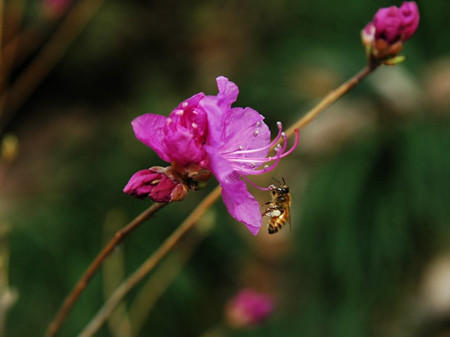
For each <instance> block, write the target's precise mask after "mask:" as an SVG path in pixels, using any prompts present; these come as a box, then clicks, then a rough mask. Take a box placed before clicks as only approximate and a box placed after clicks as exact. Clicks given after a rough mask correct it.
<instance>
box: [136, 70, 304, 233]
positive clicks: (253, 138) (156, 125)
mask: <svg viewBox="0 0 450 337" xmlns="http://www.w3.org/2000/svg"><path fill="white" fill-rule="evenodd" d="M217 86H218V89H219V93H218V94H217V95H210V96H205V95H204V94H203V93H198V94H196V95H194V96H192V97H191V98H189V99H187V100H185V101H184V102H182V103H181V104H180V105H178V107H177V108H176V109H175V110H173V111H172V112H171V114H170V115H169V117H167V118H166V117H164V116H160V115H155V114H145V115H142V116H139V117H137V118H136V119H135V120H133V122H132V126H133V129H134V132H135V135H136V138H137V139H139V140H140V141H141V142H143V143H144V144H146V145H147V146H149V147H150V148H152V149H153V150H154V151H155V152H156V153H157V154H158V156H159V157H160V158H161V159H163V160H165V161H167V162H170V163H172V165H173V167H174V168H175V170H176V171H177V172H178V173H179V175H180V177H181V178H183V177H185V182H186V184H187V185H188V186H192V184H193V183H194V184H195V183H196V181H197V179H196V177H198V176H199V175H196V174H194V173H193V172H192V167H199V168H202V169H204V170H208V171H211V172H212V173H213V174H214V176H215V177H216V178H217V180H218V181H219V183H220V185H221V186H222V197H223V201H224V203H225V205H226V207H227V209H228V211H229V213H230V214H231V216H233V217H234V218H235V219H236V220H238V221H240V222H242V223H244V224H245V225H246V226H247V228H248V229H249V230H250V232H251V233H252V234H254V235H256V234H257V232H258V231H259V229H260V227H261V223H262V216H261V212H260V207H259V203H258V201H257V200H256V199H255V198H254V197H253V196H252V195H251V194H250V192H248V190H247V186H246V184H245V182H244V181H243V180H242V179H246V178H245V177H246V176H249V175H258V174H262V173H266V172H269V171H271V170H273V169H274V168H275V167H276V166H277V164H278V163H279V161H280V159H281V158H283V157H285V156H287V155H288V154H289V153H291V152H292V151H293V150H294V148H295V147H296V146H297V144H298V132H296V139H295V143H294V145H293V146H292V148H291V149H290V150H289V151H285V150H286V146H287V137H286V135H285V134H284V133H283V132H282V127H281V123H278V129H279V132H278V135H277V137H276V138H275V140H274V141H272V142H271V141H270V130H269V128H268V127H267V125H266V124H265V123H264V121H263V120H264V117H263V116H262V115H260V114H259V113H258V112H257V111H255V110H253V109H251V108H232V107H231V105H232V104H233V103H234V102H235V101H236V98H237V96H238V93H239V89H238V87H237V86H236V84H234V83H233V82H231V81H229V80H228V79H227V78H225V77H223V76H220V77H218V78H217ZM281 138H283V140H284V142H283V146H280V145H278V146H277V147H276V148H275V152H276V153H275V155H274V156H273V157H268V156H267V155H268V153H269V151H270V148H271V147H272V146H275V145H276V144H277V143H278V142H279V141H280V139H281ZM268 163H272V164H271V165H268ZM261 166H262V168H261ZM197 171H199V170H198V169H197ZM200 171H201V170H200ZM200 176H204V174H200ZM203 181H205V179H203Z"/></svg>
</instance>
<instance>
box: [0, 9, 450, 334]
mask: <svg viewBox="0 0 450 337" xmlns="http://www.w3.org/2000/svg"><path fill="white" fill-rule="evenodd" d="M400 4H401V3H400V2H399V1H397V2H392V1H369V0H361V1H350V0H342V1H334V2H329V1H326V0H315V1H311V0H297V1H295V0H263V1H255V0H253V1H251V0H248V1H243V0H239V1H237V0H230V1H211V0H208V1H207V0H198V1H189V2H186V1H174V0H164V1H163V0H160V1H151V0H148V1H144V0H140V1H138V0H133V1H118V0H33V1H31V0H28V1H25V0H9V1H8V0H3V1H0V10H1V11H0V13H1V18H2V20H1V22H2V25H0V27H1V29H0V32H1V36H3V38H2V43H1V46H2V48H1V51H2V52H1V59H0V61H1V62H0V64H1V69H0V92H1V98H0V133H1V143H2V155H1V163H0V330H1V332H0V333H1V334H2V335H3V336H11V337H16V336H31V335H33V336H40V335H43V333H44V331H45V329H46V326H47V325H48V323H49V322H50V320H51V319H52V318H53V316H54V315H55V313H56V311H57V309H58V308H59V306H60V305H61V303H62V301H63V299H64V297H65V296H66V295H67V293H68V292H69V291H70V290H71V289H72V287H73V286H74V284H75V283H76V280H77V279H78V278H79V276H80V275H81V274H82V272H83V271H84V269H85V268H86V267H87V266H88V264H89V263H90V261H91V260H92V259H93V258H94V256H95V255H96V254H97V253H98V252H99V251H100V249H101V248H102V247H103V245H104V244H105V243H106V242H107V240H108V239H109V238H111V237H112V236H113V234H114V232H115V231H117V230H118V229H119V228H121V227H122V226H124V225H125V224H126V223H127V222H128V221H130V220H131V219H133V218H134V217H135V216H136V215H138V214H139V213H141V212H142V211H143V210H145V209H146V208H147V207H148V206H149V205H150V204H151V202H150V201H149V200H144V201H141V200H137V199H134V198H132V197H130V196H127V195H124V194H123V192H122V189H123V187H124V185H125V184H126V182H127V181H128V179H129V177H130V176H131V175H132V174H133V173H134V172H136V171H138V170H140V169H144V168H148V167H150V166H154V165H163V162H162V161H161V160H160V159H158V158H157V157H156V156H155V155H154V154H153V153H152V151H151V150H149V149H148V148H147V147H146V146H144V145H143V144H141V143H140V142H139V141H137V140H136V139H135V137H134V134H133V132H132V129H131V126H130V122H131V120H132V119H133V118H135V117H137V116H138V115H141V114H143V113H147V112H152V113H158V114H163V115H168V114H169V113H170V112H171V111H172V109H173V108H174V107H175V106H177V105H178V103H179V102H181V101H182V100H184V99H185V98H187V97H190V96H191V95H193V94H195V93H197V92H200V91H203V92H205V93H207V94H215V93H216V92H217V88H216V85H215V78H216V77H217V76H219V75H224V76H227V77H228V78H230V79H231V80H232V81H234V82H236V83H237V84H238V86H239V88H240V96H239V98H238V102H237V104H236V105H237V106H243V107H245V106H251V107H253V108H254V109H256V110H258V111H259V112H260V113H262V114H263V115H265V116H266V122H267V124H268V125H269V126H270V127H271V129H272V131H273V132H275V131H276V122H277V121H278V120H281V121H282V122H283V123H284V125H285V126H289V125H290V124H292V123H293V122H294V121H295V120H297V119H298V118H299V117H301V116H302V115H303V114H305V113H306V112H307V111H308V110H309V109H310V108H311V107H313V106H314V104H315V103H317V102H318V101H319V100H320V98H322V97H323V96H324V95H326V94H327V93H328V92H329V91H330V90H331V89H333V88H335V87H337V86H338V85H339V84H341V83H342V82H343V81H344V80H346V79H347V78H349V77H351V76H352V75H353V74H355V73H356V72H357V71H359V70H360V69H361V68H362V67H364V65H365V63H366V60H365V55H364V49H363V47H362V45H361V43H360V35H359V34H360V30H361V29H362V28H363V27H364V26H365V24H366V23H367V22H369V21H370V20H371V19H372V17H373V15H374V13H375V12H376V10H377V9H378V8H379V7H383V6H390V5H400ZM418 4H419V8H420V13H421V22H420V25H419V29H418V31H417V33H416V34H415V36H414V37H413V38H412V39H411V40H409V41H407V43H406V44H405V49H404V52H403V54H404V55H406V57H407V59H406V61H405V62H404V63H403V64H401V65H399V66H396V67H382V68H380V69H378V70H377V71H376V72H375V73H374V74H372V75H370V76H369V77H368V78H367V79H365V80H364V81H363V83H361V85H359V86H358V87H357V88H356V89H354V90H353V91H351V92H350V93H349V94H347V95H346V96H345V97H343V98H342V99H341V100H339V101H338V102H337V103H336V104H334V105H333V106H332V107H331V108H329V109H328V110H326V111H325V112H324V113H322V115H321V116H320V117H319V118H318V119H317V120H316V121H314V122H313V123H312V124H311V125H309V126H308V127H306V128H305V129H304V130H302V132H301V135H300V137H301V138H300V145H299V147H298V149H297V150H296V151H295V153H294V154H293V155H291V156H289V158H287V159H286V160H284V161H283V162H282V163H281V165H279V167H278V168H277V170H276V172H275V173H273V176H275V177H278V178H279V177H284V178H285V180H286V182H287V183H288V185H289V186H290V188H291V192H292V197H293V203H292V230H289V228H287V227H286V228H285V229H283V230H282V231H281V232H280V233H277V234H276V235H273V236H269V235H268V234H267V232H266V230H265V228H263V229H262V230H261V232H260V233H259V234H258V236H257V237H253V236H252V235H251V234H250V233H249V232H248V231H247V230H246V228H245V227H244V226H243V225H242V224H239V223H236V222H235V221H234V220H233V219H232V218H231V217H230V216H229V215H228V214H227V212H226V210H225V207H224V206H223V203H222V201H219V202H217V204H216V205H215V206H214V207H213V208H211V209H210V210H209V211H208V212H207V214H206V215H205V216H204V217H203V218H202V220H201V221H199V223H198V224H197V226H196V227H195V229H194V230H192V231H191V232H190V233H189V234H188V235H187V236H186V237H185V238H184V239H183V240H182V242H180V244H179V245H177V246H176V248H175V249H174V250H173V251H172V252H171V254H169V256H168V257H167V258H166V259H164V260H163V262H162V263H161V265H160V266H159V267H158V268H157V269H156V270H155V272H154V273H153V274H151V275H150V277H149V278H148V279H146V280H145V281H144V282H142V284H140V285H139V286H138V287H137V288H136V289H135V290H134V291H133V292H132V293H131V294H130V296H128V297H127V300H126V302H125V303H124V305H122V306H120V307H119V308H118V310H117V311H116V312H115V313H114V315H113V316H112V317H111V319H110V320H109V321H108V324H106V325H105V326H104V327H103V328H102V329H101V330H100V331H99V333H98V334H97V336H114V337H119V336H130V337H131V336H202V335H203V336H219V335H220V334H222V335H227V336H295V335H301V336H309V337H314V336H336V337H338V336H343V337H344V336H345V337H353V336H355V337H356V336H358V337H360V336H383V337H388V336H436V337H437V336H439V337H442V336H450V209H449V205H450V175H449V172H450V154H449V151H450V132H448V130H449V126H450V45H449V44H448V40H449V38H450V25H448V17H447V16H448V13H450V2H448V1H447V0H432V1H418ZM257 182H258V183H259V184H261V185H268V184H270V183H272V180H271V176H265V177H259V179H258V180H257ZM214 186H215V182H214V181H213V180H211V182H210V184H209V186H208V188H207V189H205V190H201V191H199V192H196V193H191V194H190V195H189V196H188V198H187V199H186V200H184V201H183V202H180V203H175V204H171V205H169V206H168V207H166V208H165V209H163V210H161V211H160V212H159V213H158V214H157V216H155V217H154V218H153V219H151V220H150V221H148V222H146V223H145V224H144V225H143V226H141V228H139V229H138V230H137V231H136V232H134V233H133V234H132V235H130V237H128V238H127V239H126V240H125V242H124V243H123V244H122V245H121V246H120V247H119V248H118V249H117V250H116V251H115V253H114V254H113V255H112V256H111V257H110V258H109V259H108V261H107V263H106V264H105V265H104V268H102V269H101V270H100V271H99V273H98V274H97V275H96V277H94V279H93V281H92V283H91V284H90V286H89V287H88V289H87V290H86V292H85V293H84V294H83V295H82V296H81V298H80V300H79V301H78V302H77V303H76V305H75V307H74V308H73V310H72V312H71V314H70V315H69V317H68V319H67V321H66V322H65V323H64V325H63V327H62V329H61V332H60V336H75V335H77V334H78V333H79V332H80V331H81V329H82V328H83V327H84V326H85V325H86V324H87V322H88V321H89V320H90V318H91V317H92V316H93V315H94V314H95V313H96V312H97V310H98V309H99V308H100V306H101V305H102V304H103V302H104V301H105V299H106V298H108V296H109V294H111V292H112V291H113V289H115V288H116V287H117V285H118V284H120V282H121V281H122V280H123V279H124V277H126V276H127V275H129V274H130V273H131V272H133V271H134V270H135V269H136V268H137V267H138V266H139V265H140V264H141V263H142V262H143V261H144V260H145V259H146V258H147V257H148V256H149V255H150V254H151V253H152V252H154V251H155V249H156V248H157V247H158V246H159V245H160V244H161V242H162V241H163V240H164V239H165V238H166V237H167V236H168V235H169V234H170V233H171V232H172V231H173V230H175V228H177V226H178V225H179V224H180V223H181V221H182V220H183V219H184V218H185V217H186V216H187V215H188V214H189V212H190V211H191V210H192V209H193V208H194V207H195V206H196V205H197V204H198V203H199V202H200V200H202V198H203V197H204V196H205V195H206V194H207V192H208V191H209V190H211V189H212V188H213V187H214ZM255 194H256V196H257V198H258V200H260V201H261V203H264V202H266V201H268V200H269V197H270V196H269V194H268V193H261V192H259V193H258V192H256V191H255ZM243 288H250V289H254V290H255V291H258V292H261V293H264V294H269V295H270V296H272V298H273V299H274V300H275V302H276V308H275V310H274V311H273V313H272V314H271V315H270V316H269V317H268V318H267V320H266V321H264V322H261V324H260V325H258V326H255V327H252V328H245V327H244V328H236V327H235V328H231V327H230V325H233V322H230V319H229V318H228V319H227V318H226V317H228V316H227V314H226V309H225V308H226V305H227V303H228V302H229V300H230V298H232V297H233V296H234V294H236V293H237V292H238V291H240V290H241V289H243Z"/></svg>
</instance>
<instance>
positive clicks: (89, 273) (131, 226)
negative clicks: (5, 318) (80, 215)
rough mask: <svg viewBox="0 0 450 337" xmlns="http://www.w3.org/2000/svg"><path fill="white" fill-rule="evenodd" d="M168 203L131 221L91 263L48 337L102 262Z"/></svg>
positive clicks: (66, 301) (68, 298)
mask: <svg viewBox="0 0 450 337" xmlns="http://www.w3.org/2000/svg"><path fill="white" fill-rule="evenodd" d="M166 205H167V204H166V203H154V204H153V205H152V206H150V207H149V208H148V209H147V210H145V211H144V212H142V213H141V214H140V215H138V216H137V217H136V218H135V219H134V220H133V221H131V222H130V223H129V224H128V225H126V226H125V227H124V228H122V229H121V230H119V231H118V232H117V233H116V234H115V235H114V238H113V239H112V240H111V241H110V242H109V243H108V244H107V245H106V247H104V248H103V250H102V251H101V252H100V254H98V255H97V257H96V258H95V260H94V261H93V262H92V263H91V265H90V266H89V268H88V269H86V271H85V272H84V274H83V275H82V276H81V277H80V279H79V280H78V282H77V284H76V285H75V287H74V288H73V289H72V291H71V292H70V294H69V295H68V296H67V297H66V299H65V300H64V303H63V304H62V306H61V308H60V309H59V310H58V312H57V314H56V316H55V318H54V319H53V321H52V322H51V323H50V325H49V326H48V328H47V332H46V334H45V336H46V337H53V336H55V335H56V333H57V332H58V330H59V329H60V327H61V325H62V323H63V322H64V320H65V319H66V317H67V315H68V314H69V311H70V309H71V308H72V306H73V305H74V304H75V302H76V300H77V299H78V297H80V295H81V293H82V292H83V290H84V289H85V288H86V286H87V285H88V284H89V281H90V280H91V278H92V276H94V274H95V272H96V271H97V270H98V268H99V267H100V265H101V264H102V262H103V261H104V260H105V258H106V257H107V256H108V255H109V254H111V252H112V251H113V250H114V249H115V248H116V246H117V245H118V244H119V243H120V242H122V241H123V240H124V239H125V238H126V237H127V236H128V234H130V233H131V232H132V231H134V230H135V229H136V228H138V227H139V226H140V225H141V224H142V223H143V222H144V221H145V220H147V219H149V218H150V217H151V216H152V215H154V214H155V213H156V212H157V211H158V210H159V209H161V208H163V207H164V206H166Z"/></svg>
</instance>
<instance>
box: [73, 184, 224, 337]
mask: <svg viewBox="0 0 450 337" xmlns="http://www.w3.org/2000/svg"><path fill="white" fill-rule="evenodd" d="M221 191H222V189H221V188H220V187H219V186H217V187H216V188H215V189H214V190H213V191H212V192H211V193H209V194H208V195H207V196H206V197H205V198H204V199H203V200H202V202H200V204H199V205H198V206H197V207H196V208H195V209H194V210H193V211H192V213H191V214H190V215H189V216H188V217H187V218H186V220H184V222H183V223H182V224H181V225H180V226H179V227H178V228H177V229H176V230H175V231H174V232H173V233H172V234H171V235H170V236H169V237H168V238H167V239H166V240H165V241H164V242H163V244H162V245H161V246H159V248H158V249H157V250H156V251H155V252H154V253H153V254H152V255H150V257H149V258H148V259H147V260H145V262H144V263H143V264H142V265H141V266H140V267H139V269H138V270H136V271H135V272H134V273H133V274H131V276H130V277H128V278H127V279H126V280H125V281H124V282H123V283H122V284H121V285H120V287H119V288H117V289H116V291H115V292H114V293H113V294H112V295H111V297H110V298H109V300H108V301H106V303H105V304H104V305H103V307H102V308H101V309H100V310H99V311H98V313H97V315H95V317H94V318H92V320H91V321H90V323H89V324H88V325H87V326H86V328H85V329H84V330H83V331H82V332H81V333H80V334H79V335H78V337H88V336H92V335H93V334H94V333H95V332H96V331H97V330H98V329H99V328H100V327H101V326H102V325H103V323H104V322H105V320H106V319H107V318H108V316H109V315H110V314H111V313H112V312H113V311H114V309H115V308H116V307H117V305H118V304H119V303H120V302H121V301H122V300H123V298H124V297H125V296H126V295H127V294H128V293H129V292H130V290H132V289H133V288H134V287H135V286H136V285H137V284H138V283H139V282H140V281H141V280H142V279H143V278H144V277H145V276H147V275H148V273H150V272H151V271H152V270H153V268H154V267H155V266H156V265H157V264H158V263H159V262H160V261H161V260H162V258H163V257H164V256H166V254H167V253H168V252H169V251H170V250H171V249H172V248H173V247H174V246H175V244H177V242H178V241H179V240H180V239H181V238H182V237H183V236H184V234H186V233H187V232H188V231H189V230H190V229H191V228H192V227H194V225H195V223H196V222H197V221H198V220H199V219H200V217H201V216H202V215H203V213H204V212H205V211H206V210H207V209H208V208H209V207H211V205H213V204H214V203H215V202H216V200H217V199H218V198H219V196H220V193H221Z"/></svg>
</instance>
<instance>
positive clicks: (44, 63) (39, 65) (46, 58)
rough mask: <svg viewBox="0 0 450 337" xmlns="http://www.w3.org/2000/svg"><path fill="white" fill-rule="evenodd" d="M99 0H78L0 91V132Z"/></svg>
mask: <svg viewBox="0 0 450 337" xmlns="http://www.w3.org/2000/svg"><path fill="white" fill-rule="evenodd" d="M103 1H104V0H81V1H79V2H78V3H77V4H76V5H75V7H74V8H73V9H72V10H71V11H70V13H69V14H68V15H67V17H66V19H65V20H64V22H63V23H62V24H61V25H60V27H59V28H58V30H57V31H56V32H55V33H54V35H53V36H52V37H51V38H50V40H49V42H48V43H47V45H46V46H45V47H44V48H43V49H42V51H41V52H40V53H39V54H38V55H37V56H36V58H35V59H34V60H33V61H32V63H31V64H30V65H29V66H28V67H27V69H26V70H25V71H24V73H23V74H22V75H21V76H20V77H19V78H18V79H17V80H16V81H15V82H14V84H13V85H12V86H11V88H10V89H9V90H7V91H5V92H3V93H2V94H1V96H0V106H1V105H2V104H5V109H4V111H3V113H2V115H0V119H1V120H0V133H1V132H2V130H3V129H4V128H5V126H6V125H7V124H8V122H9V120H10V119H11V118H12V116H13V115H14V113H15V112H16V111H17V110H18V109H19V108H20V107H21V106H22V104H23V103H24V101H25V100H26V99H27V98H28V96H29V95H31V93H33V91H34V90H35V89H36V87H37V86H38V84H39V83H40V82H41V81H42V80H43V79H44V77H45V76H46V75H47V74H48V73H49V72H50V70H51V69H52V68H53V67H54V66H55V65H56V63H57V62H58V61H59V60H60V59H61V57H62V56H63V55H64V54H65V52H66V51H67V49H68V48H69V46H70V45H71V43H72V42H73V41H74V40H75V38H76V37H77V36H78V35H79V33H80V32H81V31H82V30H83V28H84V27H85V26H86V25H87V24H88V22H89V21H90V20H91V19H92V17H93V16H94V14H95V13H96V12H97V10H98V9H99V8H100V6H101V4H102V3H103Z"/></svg>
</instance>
